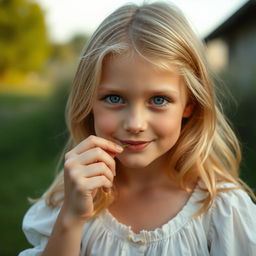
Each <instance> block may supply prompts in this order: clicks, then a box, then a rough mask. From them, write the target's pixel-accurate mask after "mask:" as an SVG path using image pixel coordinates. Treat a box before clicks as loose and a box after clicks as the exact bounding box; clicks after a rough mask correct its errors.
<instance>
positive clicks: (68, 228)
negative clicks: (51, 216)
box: [42, 208, 84, 256]
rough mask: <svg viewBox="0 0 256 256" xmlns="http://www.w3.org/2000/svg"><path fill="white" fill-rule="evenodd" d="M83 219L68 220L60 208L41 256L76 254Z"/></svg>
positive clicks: (78, 248) (80, 237) (63, 209)
mask: <svg viewBox="0 0 256 256" xmlns="http://www.w3.org/2000/svg"><path fill="white" fill-rule="evenodd" d="M83 226H84V222H83V221H75V220H74V221H69V220H67V219H66V218H65V208H62V209H61V211H60V214H59V216H58V218H57V220H56V223H55V225H54V227H53V231H52V234H51V236H50V238H49V240H48V243H47V246H46V248H45V250H44V252H43V254H42V256H50V255H55V256H56V255H62V256H78V255H79V252H80V246H81V239H82V233H83Z"/></svg>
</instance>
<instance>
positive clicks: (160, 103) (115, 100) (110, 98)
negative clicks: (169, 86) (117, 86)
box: [102, 94, 172, 107]
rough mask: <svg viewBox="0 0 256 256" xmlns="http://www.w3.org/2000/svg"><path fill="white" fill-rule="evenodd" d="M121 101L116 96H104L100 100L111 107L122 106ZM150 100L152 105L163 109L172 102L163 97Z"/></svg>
mask: <svg viewBox="0 0 256 256" xmlns="http://www.w3.org/2000/svg"><path fill="white" fill-rule="evenodd" d="M121 99H122V97H120V96H118V95H116V94H110V95H106V96H105V97H103V98H102V100H104V101H106V102H107V103H110V104H112V105H115V104H123V103H124V102H123V101H122V100H121ZM152 99H153V101H154V103H153V105H156V106H158V107H165V106H166V105H168V103H170V102H172V100H171V99H170V98H168V97H165V96H154V97H153V98H152Z"/></svg>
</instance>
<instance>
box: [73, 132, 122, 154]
mask: <svg viewBox="0 0 256 256" xmlns="http://www.w3.org/2000/svg"><path fill="white" fill-rule="evenodd" d="M94 147H100V148H102V149H104V150H106V151H111V152H117V153H121V152H122V151H123V148H122V147H121V146H120V145H118V144H116V143H114V142H112V141H110V140H106V139H104V138H101V137H97V136H94V135H91V136H89V137H88V138H87V139H85V140H83V141H82V142H81V143H80V144H78V145H77V146H76V147H75V148H74V152H75V153H76V154H81V153H82V152H84V151H86V150H88V149H91V148H94Z"/></svg>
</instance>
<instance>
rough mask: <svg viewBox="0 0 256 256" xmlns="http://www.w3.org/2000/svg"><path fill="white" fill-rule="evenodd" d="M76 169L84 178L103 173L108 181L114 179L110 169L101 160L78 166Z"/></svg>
mask: <svg viewBox="0 0 256 256" xmlns="http://www.w3.org/2000/svg"><path fill="white" fill-rule="evenodd" d="M76 171H77V172H79V175H82V176H83V177H85V178H91V177H95V176H101V175H104V176H106V177H107V178H108V179H109V181H111V182H113V180H114V175H113V173H112V171H111V170H110V169H109V168H108V167H107V166H106V164H105V163H103V162H98V163H94V164H90V165H87V166H80V167H79V168H77V170H76Z"/></svg>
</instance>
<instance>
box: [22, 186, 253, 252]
mask: <svg viewBox="0 0 256 256" xmlns="http://www.w3.org/2000/svg"><path fill="white" fill-rule="evenodd" d="M220 186H221V187H231V186H233V184H230V183H225V184H222V185H220ZM204 197H205V194H204V192H202V191H201V190H200V189H199V187H198V186H197V187H196V188H195V189H194V191H193V193H192V195H191V196H190V198H189V200H188V201H187V203H186V204H185V205H184V207H183V208H182V210H181V211H180V212H179V213H178V214H177V215H176V216H175V217H174V218H172V219H171V220H170V221H168V222H167V223H165V224H164V225H163V226H161V227H159V228H157V229H155V230H152V231H147V230H142V231H140V233H139V234H136V233H134V232H133V231H132V230H131V227H130V226H126V225H124V224H122V223H120V222H118V220H117V219H115V218H114V217H113V216H112V215H111V213H110V212H109V211H108V210H104V211H103V212H102V213H101V214H99V215H98V216H97V217H95V218H92V219H90V220H89V221H88V222H87V223H85V225H84V233H83V237H82V241H81V250H80V256H96V255H97V256H139V255H152V256H167V255H175V256H186V255H189V256H207V255H214V256H220V255H221V256H231V255H232V256H241V255H243V256H252V255H256V205H255V204H254V203H253V202H252V200H251V198H250V197H249V196H248V195H247V193H246V192H244V191H242V190H234V191H230V192H221V193H219V194H218V196H217V198H216V199H215V201H214V204H213V206H212V207H211V208H210V209H209V210H208V211H206V212H205V213H203V214H202V215H200V216H199V217H196V218H192V215H193V214H194V213H195V212H197V210H198V209H199V208H200V206H201V205H199V204H197V203H196V201H197V200H200V199H202V198H204ZM59 211H60V208H55V209H51V208H49V207H47V206H46V204H45V201H43V200H42V201H39V202H37V203H36V204H34V205H33V206H32V207H31V208H30V209H29V211H28V212H27V213H26V215H25V217H24V220H23V231H24V233H25V235H26V237H27V239H28V241H29V242H30V243H31V244H32V245H33V246H34V247H33V248H30V249H27V250H25V251H23V252H21V253H20V254H19V256H25V255H26V256H36V255H41V253H42V251H43V250H44V248H45V246H46V244H47V240H48V237H49V236H50V234H51V230H52V228H53V225H54V223H55V221H56V218H57V216H58V213H59Z"/></svg>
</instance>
